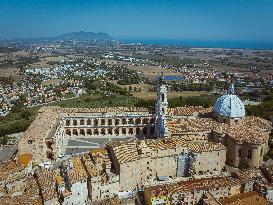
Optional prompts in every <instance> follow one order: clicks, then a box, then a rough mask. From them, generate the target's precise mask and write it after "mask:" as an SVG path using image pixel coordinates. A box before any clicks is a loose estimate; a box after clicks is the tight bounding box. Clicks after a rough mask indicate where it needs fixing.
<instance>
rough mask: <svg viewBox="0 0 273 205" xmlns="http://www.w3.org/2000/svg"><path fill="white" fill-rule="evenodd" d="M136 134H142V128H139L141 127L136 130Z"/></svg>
mask: <svg viewBox="0 0 273 205" xmlns="http://www.w3.org/2000/svg"><path fill="white" fill-rule="evenodd" d="M136 134H137V135H139V134H140V128H139V127H137V128H136Z"/></svg>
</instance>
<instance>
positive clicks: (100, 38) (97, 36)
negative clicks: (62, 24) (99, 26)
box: [53, 31, 112, 41]
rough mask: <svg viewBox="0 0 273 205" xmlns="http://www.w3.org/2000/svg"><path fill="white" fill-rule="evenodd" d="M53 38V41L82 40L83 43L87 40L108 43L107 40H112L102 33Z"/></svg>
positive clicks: (71, 34) (81, 33)
mask: <svg viewBox="0 0 273 205" xmlns="http://www.w3.org/2000/svg"><path fill="white" fill-rule="evenodd" d="M53 38H54V39H61V40H83V41H88V40H98V41H109V40H112V38H111V37H110V36H109V34H107V33H102V32H99V33H94V32H85V31H80V32H72V33H67V34H63V35H60V36H56V37H53Z"/></svg>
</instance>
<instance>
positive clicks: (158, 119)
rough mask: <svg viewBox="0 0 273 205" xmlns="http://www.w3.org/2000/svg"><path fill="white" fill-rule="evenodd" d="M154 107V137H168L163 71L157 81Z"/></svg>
mask: <svg viewBox="0 0 273 205" xmlns="http://www.w3.org/2000/svg"><path fill="white" fill-rule="evenodd" d="M155 107H156V116H155V126H156V127H155V128H156V129H155V130H156V131H155V137H157V138H163V137H168V129H167V117H166V115H167V112H168V100H167V87H166V85H165V83H164V77H163V73H162V75H161V77H160V78H159V83H158V86H157V100H156V106H155Z"/></svg>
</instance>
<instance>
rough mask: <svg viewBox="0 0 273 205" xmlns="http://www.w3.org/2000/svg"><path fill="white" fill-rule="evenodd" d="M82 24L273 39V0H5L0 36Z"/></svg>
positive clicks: (48, 32)
mask: <svg viewBox="0 0 273 205" xmlns="http://www.w3.org/2000/svg"><path fill="white" fill-rule="evenodd" d="M81 30H84V31H94V32H99V31H101V32H107V33H109V34H110V35H111V36H113V37H115V38H150V39H151V38H155V39H197V40H238V41H241V40H245V41H260V42H273V0H156V1H154V0H0V38H13V37H37V36H52V35H57V34H63V33H67V32H72V31H81Z"/></svg>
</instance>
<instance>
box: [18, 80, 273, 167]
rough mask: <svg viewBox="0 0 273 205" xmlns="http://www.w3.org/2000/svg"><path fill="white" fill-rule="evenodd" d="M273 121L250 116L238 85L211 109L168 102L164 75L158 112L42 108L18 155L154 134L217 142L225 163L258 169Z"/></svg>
mask: <svg viewBox="0 0 273 205" xmlns="http://www.w3.org/2000/svg"><path fill="white" fill-rule="evenodd" d="M271 129H272V126H271V123H270V122H269V121H266V120H264V119H261V118H258V117H253V116H246V113H245V107H244V104H243V102H242V101H241V100H240V99H239V97H238V96H237V95H236V94H235V88H234V85H233V84H231V85H230V87H229V89H228V90H227V91H226V92H225V94H223V95H222V96H220V97H219V98H218V99H217V101H216V102H215V104H214V106H213V107H212V108H203V107H201V106H190V107H176V108H169V107H168V98H167V85H165V82H164V80H163V77H161V78H160V80H159V84H158V87H157V100H156V105H155V111H152V112H151V111H149V110H148V109H146V108H137V107H112V108H110V107H105V108H94V109H87V108H60V107H50V106H49V107H43V108H41V109H40V110H39V114H38V116H37V117H36V119H35V120H34V122H33V123H32V124H31V125H30V127H29V128H28V130H27V131H26V132H25V133H24V134H23V137H22V138H21V139H20V141H19V146H18V147H19V154H31V155H32V156H33V162H34V163H36V164H44V163H54V162H56V161H58V160H62V159H64V158H69V156H75V155H78V154H82V153H86V152H88V151H90V150H92V149H97V148H104V147H105V146H106V145H107V144H111V143H119V142H131V141H147V140H149V139H153V140H156V139H158V140H161V142H162V143H164V141H168V140H170V139H178V140H184V141H185V142H193V143H205V144H206V143H207V144H209V143H218V144H221V146H223V147H225V149H226V163H227V164H228V165H230V166H232V167H237V168H258V167H260V166H261V165H262V162H263V156H264V154H266V153H267V151H268V140H269V134H270V132H271Z"/></svg>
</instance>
